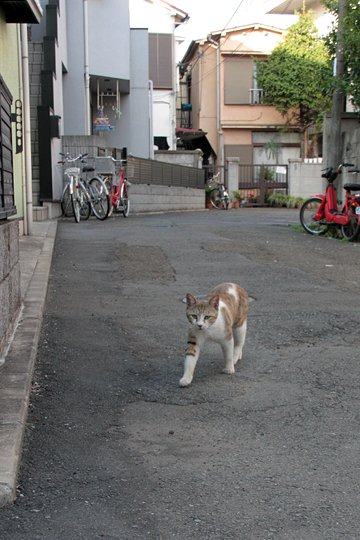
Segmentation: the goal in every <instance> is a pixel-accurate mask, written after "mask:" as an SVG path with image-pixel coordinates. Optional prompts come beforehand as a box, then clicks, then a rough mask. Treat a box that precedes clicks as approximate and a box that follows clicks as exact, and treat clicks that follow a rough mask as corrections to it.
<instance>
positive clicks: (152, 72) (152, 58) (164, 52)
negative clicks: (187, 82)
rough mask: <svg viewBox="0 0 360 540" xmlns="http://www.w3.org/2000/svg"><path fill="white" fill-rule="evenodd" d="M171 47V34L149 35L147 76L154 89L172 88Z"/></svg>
mask: <svg viewBox="0 0 360 540" xmlns="http://www.w3.org/2000/svg"><path fill="white" fill-rule="evenodd" d="M172 46H173V39H172V35H171V34H149V76H150V80H152V81H153V84H154V88H158V89H162V88H164V89H172V87H173V68H172V66H173V48H172Z"/></svg>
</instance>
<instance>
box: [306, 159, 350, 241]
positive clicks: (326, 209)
mask: <svg viewBox="0 0 360 540" xmlns="http://www.w3.org/2000/svg"><path fill="white" fill-rule="evenodd" d="M343 167H353V165H352V164H350V163H342V164H341V165H339V167H338V168H337V169H333V168H332V167H328V168H327V169H324V173H323V174H322V175H321V176H322V178H326V180H327V181H328V185H327V188H326V192H325V194H319V193H318V194H315V195H313V196H312V197H311V198H310V199H308V200H306V201H305V202H304V204H303V205H302V207H301V209H300V223H301V225H302V226H303V228H304V230H305V231H306V232H307V233H309V234H315V235H320V234H324V233H325V232H326V231H327V230H328V228H329V227H330V226H332V225H335V226H338V227H339V228H340V229H341V232H342V235H343V236H344V238H346V239H347V240H349V241H352V240H356V238H357V237H358V236H359V233H360V184H344V186H343V187H344V190H345V202H344V203H343V205H342V206H341V208H340V209H339V207H338V202H337V199H336V189H335V186H334V181H335V180H336V178H337V177H338V175H339V174H340V173H341V170H342V168H343ZM349 172H354V173H358V172H360V171H359V170H358V169H352V170H349ZM354 191H355V192H357V193H352V192H354Z"/></svg>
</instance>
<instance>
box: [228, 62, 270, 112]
mask: <svg viewBox="0 0 360 540" xmlns="http://www.w3.org/2000/svg"><path fill="white" fill-rule="evenodd" d="M224 74H225V75H224V76H225V88H224V92H225V105H248V104H252V105H256V104H258V103H260V101H261V98H262V90H261V89H260V88H258V87H257V83H256V64H255V62H254V61H253V60H252V59H251V58H246V57H245V58H244V57H238V56H234V57H228V58H225V62H224Z"/></svg>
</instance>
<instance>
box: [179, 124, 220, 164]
mask: <svg viewBox="0 0 360 540" xmlns="http://www.w3.org/2000/svg"><path fill="white" fill-rule="evenodd" d="M206 135H207V131H203V130H202V129H191V128H176V137H177V138H178V139H180V140H181V142H182V144H183V145H184V147H185V148H186V150H197V149H198V148H200V150H202V152H203V154H204V156H203V159H204V163H207V162H208V160H209V157H210V156H211V155H212V156H214V158H215V159H216V153H215V152H214V150H213V148H212V146H211V144H210V143H209V141H208V138H207V137H206Z"/></svg>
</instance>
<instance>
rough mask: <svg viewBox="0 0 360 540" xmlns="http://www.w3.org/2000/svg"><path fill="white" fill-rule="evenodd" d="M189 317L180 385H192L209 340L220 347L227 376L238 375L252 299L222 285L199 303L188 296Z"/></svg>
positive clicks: (235, 287)
mask: <svg viewBox="0 0 360 540" xmlns="http://www.w3.org/2000/svg"><path fill="white" fill-rule="evenodd" d="M186 304H187V308H186V316H187V318H188V320H189V322H190V324H191V328H190V330H189V334H188V342H187V349H186V356H185V363H184V374H183V376H182V378H181V379H180V381H179V386H182V387H185V386H189V385H190V384H191V382H192V380H193V376H194V371H195V367H196V363H197V361H198V358H199V354H200V350H201V347H202V345H203V344H204V342H205V341H206V340H207V339H210V340H212V341H215V342H216V343H219V344H220V345H221V348H222V351H223V355H224V359H225V367H224V369H223V372H224V373H228V374H232V373H234V372H235V365H236V363H237V362H238V360H241V357H242V350H243V346H244V343H245V337H246V329H247V315H248V309H249V297H248V295H247V292H246V291H245V290H244V289H243V288H242V287H240V286H239V285H237V284H236V283H222V284H221V285H218V286H217V287H215V288H214V289H213V290H212V291H210V293H209V294H208V295H207V296H206V299H204V300H199V299H197V298H195V296H193V295H192V294H190V293H188V294H187V295H186Z"/></svg>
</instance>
